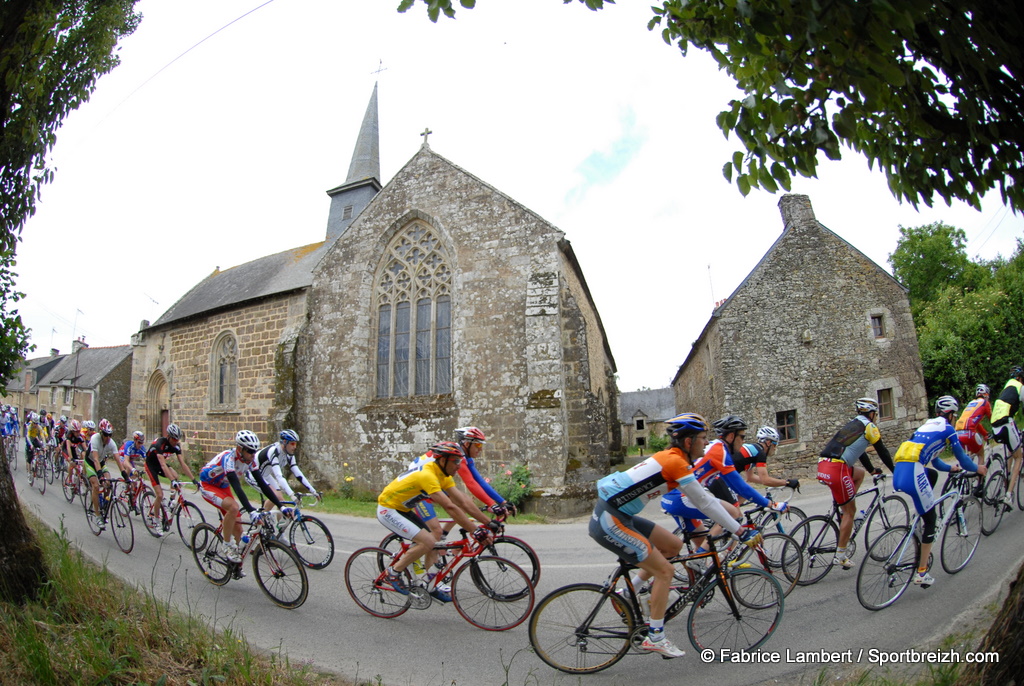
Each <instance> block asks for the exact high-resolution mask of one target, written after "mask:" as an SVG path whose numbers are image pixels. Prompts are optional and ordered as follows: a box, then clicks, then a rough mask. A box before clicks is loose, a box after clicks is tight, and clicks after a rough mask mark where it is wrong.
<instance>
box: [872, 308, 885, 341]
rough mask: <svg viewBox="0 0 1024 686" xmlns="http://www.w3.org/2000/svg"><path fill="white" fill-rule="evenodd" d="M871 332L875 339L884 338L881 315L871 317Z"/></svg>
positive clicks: (883, 325)
mask: <svg viewBox="0 0 1024 686" xmlns="http://www.w3.org/2000/svg"><path fill="white" fill-rule="evenodd" d="M871 332H872V333H874V334H875V338H885V322H884V320H883V319H882V315H880V314H873V315H871Z"/></svg>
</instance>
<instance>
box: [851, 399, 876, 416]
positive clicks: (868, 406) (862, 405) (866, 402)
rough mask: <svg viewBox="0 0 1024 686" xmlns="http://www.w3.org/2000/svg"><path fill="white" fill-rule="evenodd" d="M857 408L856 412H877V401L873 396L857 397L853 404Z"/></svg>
mask: <svg viewBox="0 0 1024 686" xmlns="http://www.w3.org/2000/svg"><path fill="white" fill-rule="evenodd" d="M853 406H854V407H856V408H857V412H860V413H861V414H864V413H865V412H878V401H877V400H875V399H874V398H857V402H855V403H854V404H853Z"/></svg>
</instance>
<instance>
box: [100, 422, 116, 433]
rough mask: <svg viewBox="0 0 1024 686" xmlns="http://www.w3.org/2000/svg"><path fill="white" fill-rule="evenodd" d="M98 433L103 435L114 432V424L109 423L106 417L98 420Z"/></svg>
mask: <svg viewBox="0 0 1024 686" xmlns="http://www.w3.org/2000/svg"><path fill="white" fill-rule="evenodd" d="M100 433H101V434H103V435H104V436H110V435H111V434H113V433H114V425H113V424H111V423H110V420H108V419H101V420H100Z"/></svg>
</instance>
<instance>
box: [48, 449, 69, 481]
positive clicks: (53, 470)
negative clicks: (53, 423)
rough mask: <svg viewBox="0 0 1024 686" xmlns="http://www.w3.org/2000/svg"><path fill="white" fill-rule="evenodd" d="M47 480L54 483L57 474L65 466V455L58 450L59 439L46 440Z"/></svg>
mask: <svg viewBox="0 0 1024 686" xmlns="http://www.w3.org/2000/svg"><path fill="white" fill-rule="evenodd" d="M45 450H46V481H47V483H49V484H51V485H52V484H53V481H54V479H55V478H56V475H57V474H58V473H59V472H60V470H61V469H62V468H63V467H65V466H66V465H65V464H64V459H63V455H61V454H60V451H59V450H57V439H55V438H51V439H50V440H49V441H47V442H46V446H45Z"/></svg>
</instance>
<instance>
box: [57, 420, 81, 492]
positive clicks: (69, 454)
mask: <svg viewBox="0 0 1024 686" xmlns="http://www.w3.org/2000/svg"><path fill="white" fill-rule="evenodd" d="M81 432H82V425H81V424H79V423H78V420H77V419H72V420H71V422H70V423H69V424H68V432H67V433H66V434H65V435H64V441H63V443H61V446H60V450H61V452H62V453H64V461H65V462H67V465H68V473H67V476H66V477H65V479H66V480H67V482H68V483H71V473H72V472H73V471H74V468H75V462H74V461H75V460H77V459H78V453H79V451H80V450H82V447H83V446H84V444H85V439H84V438H82V433H81Z"/></svg>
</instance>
